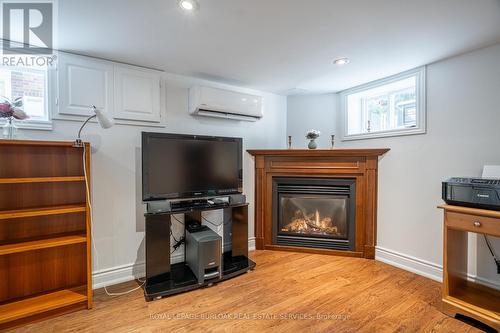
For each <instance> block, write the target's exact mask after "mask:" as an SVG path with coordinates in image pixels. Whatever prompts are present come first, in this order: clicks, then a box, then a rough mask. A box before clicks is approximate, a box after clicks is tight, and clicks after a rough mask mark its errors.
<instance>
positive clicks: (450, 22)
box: [58, 0, 500, 94]
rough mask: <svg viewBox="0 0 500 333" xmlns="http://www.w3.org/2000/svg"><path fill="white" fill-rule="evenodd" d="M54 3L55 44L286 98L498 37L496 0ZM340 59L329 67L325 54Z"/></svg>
mask: <svg viewBox="0 0 500 333" xmlns="http://www.w3.org/2000/svg"><path fill="white" fill-rule="evenodd" d="M199 3H200V10H199V11H197V12H195V13H190V14H187V13H185V12H182V11H181V10H180V8H179V7H178V6H177V0H143V1H140V0H85V1H82V0H59V13H58V18H59V21H58V22H59V25H58V27H59V29H58V30H59V34H58V41H59V43H58V44H59V48H60V49H62V50H68V51H73V52H77V53H83V54H90V55H93V56H98V57H103V58H109V59H113V60H117V61H122V62H127V63H132V64H137V65H142V66H147V67H154V68H158V69H163V70H165V71H168V72H172V73H178V74H184V75H190V76H195V77H200V78H205V79H210V80H215V81H219V82H223V83H229V84H236V85H241V86H246V87H251V88H256V89H260V90H265V91H272V92H277V93H282V94H291V93H294V92H297V91H302V90H305V91H307V92H311V93H312V92H327V91H339V90H342V89H345V88H349V87H352V86H355V85H357V84H361V83H364V82H368V81H371V80H374V79H377V78H381V77H385V76H388V75H391V74H395V73H398V72H401V71H404V70H407V69H411V68H414V67H418V66H420V65H424V64H428V63H431V62H434V61H436V60H439V59H443V58H446V57H449V56H453V55H456V54H460V53H463V52H466V51H469V50H473V49H476V48H479V47H482V46H486V45H490V44H495V43H498V42H500V0H418V1H415V0H377V1H374V0H348V1H346V0H199ZM339 57H349V58H350V59H351V63H350V64H348V65H347V66H344V67H337V66H335V65H333V64H332V60H333V59H335V58H339Z"/></svg>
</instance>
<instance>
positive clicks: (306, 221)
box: [273, 177, 356, 251]
mask: <svg viewBox="0 0 500 333" xmlns="http://www.w3.org/2000/svg"><path fill="white" fill-rule="evenodd" d="M355 203H356V181H355V179H338V178H306V177H273V210H274V211H273V244H275V245H286V246H299V247H311V248H323V249H334V250H351V251H353V250H354V249H355V232H356V228H355V226H356V225H355V221H356V219H355Z"/></svg>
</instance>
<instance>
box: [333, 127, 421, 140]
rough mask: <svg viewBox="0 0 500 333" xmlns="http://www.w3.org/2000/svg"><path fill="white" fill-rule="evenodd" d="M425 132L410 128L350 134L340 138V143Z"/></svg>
mask: <svg viewBox="0 0 500 333" xmlns="http://www.w3.org/2000/svg"><path fill="white" fill-rule="evenodd" d="M426 132H427V131H426V129H425V128H412V129H400V130H393V131H385V132H377V133H366V134H365V133H364V134H352V135H345V136H344V137H342V138H341V141H354V140H366V139H380V138H387V137H394V136H405V135H417V134H425V133H426Z"/></svg>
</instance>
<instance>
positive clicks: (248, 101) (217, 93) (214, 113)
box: [189, 86, 263, 121]
mask: <svg viewBox="0 0 500 333" xmlns="http://www.w3.org/2000/svg"><path fill="white" fill-rule="evenodd" d="M189 113H191V114H192V115H196V116H205V117H216V118H225V119H233V120H244V121H257V120H259V119H260V118H262V116H263V114H262V97H261V96H256V95H250V94H243V93H239V92H235V91H230V90H224V89H218V88H211V87H202V86H194V87H192V88H191V89H190V90H189Z"/></svg>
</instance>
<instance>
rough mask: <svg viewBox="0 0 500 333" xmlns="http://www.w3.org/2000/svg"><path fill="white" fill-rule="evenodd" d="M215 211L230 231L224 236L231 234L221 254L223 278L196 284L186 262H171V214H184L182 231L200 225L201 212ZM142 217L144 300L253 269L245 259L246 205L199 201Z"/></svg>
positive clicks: (247, 259) (218, 280)
mask: <svg viewBox="0 0 500 333" xmlns="http://www.w3.org/2000/svg"><path fill="white" fill-rule="evenodd" d="M205 203H206V200H205ZM207 205H208V206H207ZM216 209H223V215H224V228H230V229H229V230H224V234H226V235H232V236H231V250H228V251H226V252H224V253H223V254H222V260H221V262H222V277H220V278H216V279H212V280H209V281H206V282H205V283H202V284H199V283H198V281H197V279H196V277H195V275H194V274H193V272H192V271H191V269H190V268H189V267H188V266H187V265H186V263H185V262H180V263H176V264H171V262H170V254H171V253H170V252H171V244H170V228H171V223H172V215H173V214H184V216H185V219H184V229H185V228H186V226H187V225H190V224H200V225H201V224H202V217H201V213H202V212H203V211H208V210H216ZM145 216H146V284H145V288H144V297H145V299H146V301H152V300H154V299H158V298H161V297H164V296H170V295H174V294H178V293H182V292H185V291H189V290H194V289H198V288H201V287H205V286H208V285H211V284H213V283H218V282H221V281H224V280H227V279H230V278H232V277H235V276H238V275H240V274H243V273H246V272H248V271H249V270H252V269H254V268H255V263H254V262H253V261H252V260H250V259H249V258H248V203H244V204H228V203H221V204H205V205H203V204H202V200H200V205H188V206H186V207H184V208H181V207H176V209H172V210H171V211H169V212H163V213H147V214H145ZM185 236H186V235H185V231H184V237H185ZM177 251H180V250H177ZM184 260H185V253H184Z"/></svg>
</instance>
